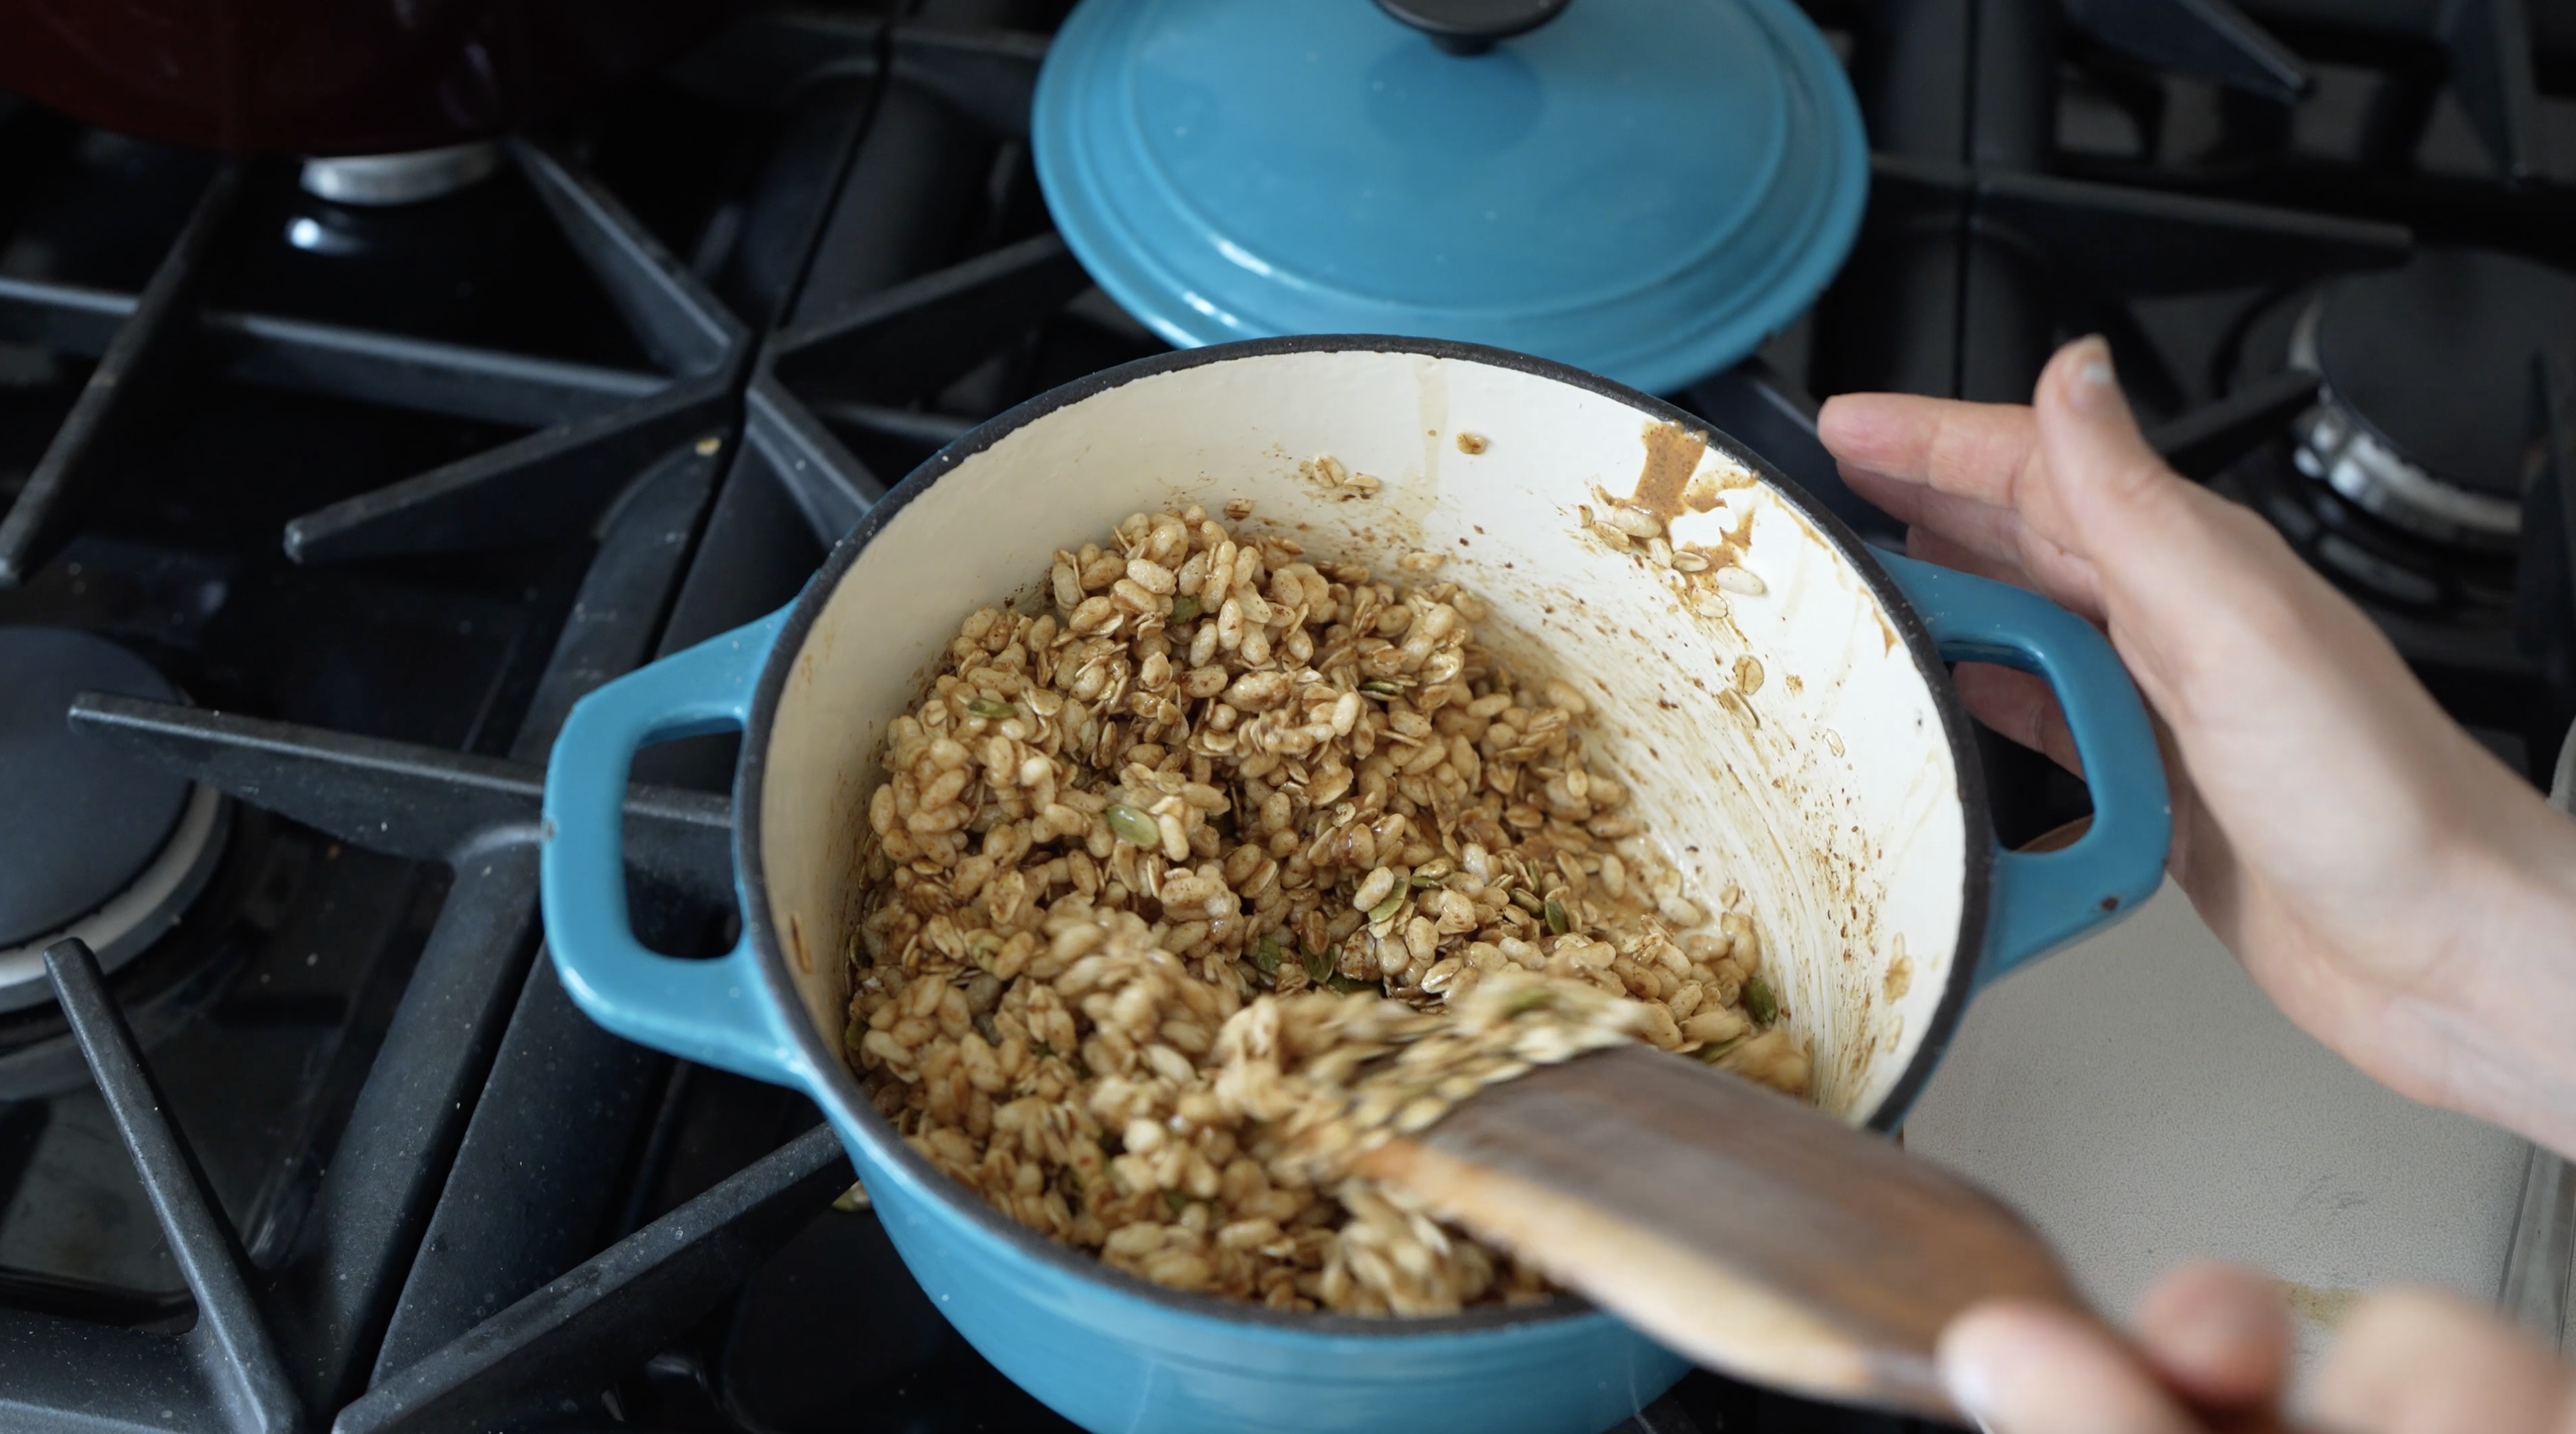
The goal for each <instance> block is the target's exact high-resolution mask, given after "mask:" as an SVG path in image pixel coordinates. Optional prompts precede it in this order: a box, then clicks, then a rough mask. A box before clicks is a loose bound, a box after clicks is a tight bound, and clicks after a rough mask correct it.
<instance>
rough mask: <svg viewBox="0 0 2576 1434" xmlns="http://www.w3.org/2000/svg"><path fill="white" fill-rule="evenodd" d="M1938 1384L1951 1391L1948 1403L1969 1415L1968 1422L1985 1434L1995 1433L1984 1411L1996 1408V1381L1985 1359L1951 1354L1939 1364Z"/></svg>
mask: <svg viewBox="0 0 2576 1434" xmlns="http://www.w3.org/2000/svg"><path fill="white" fill-rule="evenodd" d="M1941 1383H1942V1385H1943V1387H1945V1388H1946V1389H1948V1390H1949V1392H1950V1402H1951V1403H1952V1404H1955V1405H1957V1406H1959V1412H1960V1413H1961V1414H1964V1415H1966V1416H1968V1419H1969V1422H1971V1423H1973V1424H1975V1425H1976V1426H1977V1428H1978V1429H1980V1430H1982V1431H1984V1434H1994V1428H1995V1426H1994V1425H1993V1423H1992V1422H1991V1421H1990V1420H1989V1419H1988V1418H1987V1411H1988V1410H1990V1409H1992V1408H1994V1407H1995V1380H1994V1373H1993V1371H1991V1370H1989V1369H1988V1368H1986V1363H1985V1361H1984V1360H1982V1359H1978V1358H1976V1357H1974V1356H1967V1357H1962V1356H1960V1355H1956V1354H1953V1355H1951V1356H1950V1357H1948V1358H1946V1359H1944V1360H1942V1361H1941Z"/></svg>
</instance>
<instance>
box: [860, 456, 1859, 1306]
mask: <svg viewBox="0 0 2576 1434" xmlns="http://www.w3.org/2000/svg"><path fill="white" fill-rule="evenodd" d="M1306 471H1307V473H1308V476H1309V478H1310V479H1311V480H1313V481H1316V482H1318V483H1320V484H1322V485H1324V486H1326V487H1327V488H1329V489H1332V490H1335V496H1337V497H1340V496H1343V495H1344V494H1348V496H1349V497H1350V498H1352V499H1354V500H1357V501H1360V502H1362V503H1365V501H1366V499H1367V498H1368V497H1370V496H1372V495H1371V494H1369V493H1367V492H1365V491H1356V492H1354V491H1351V490H1365V489H1366V488H1368V487H1369V486H1371V483H1372V480H1368V479H1366V478H1365V475H1360V474H1356V473H1353V472H1351V471H1350V470H1349V469H1348V468H1346V467H1344V466H1343V465H1340V464H1338V463H1333V462H1330V461H1327V460H1317V461H1316V462H1315V463H1314V464H1313V465H1312V466H1311V467H1310V468H1308V469H1307V470H1306ZM1228 516H1229V517H1235V518H1236V519H1237V521H1238V522H1241V521H1242V518H1243V517H1245V516H1248V514H1247V513H1246V512H1245V511H1244V510H1241V509H1238V508H1235V507H1233V506H1232V505H1229V508H1228ZM1395 566H1396V567H1397V569H1398V575H1397V576H1396V578H1395V579H1394V580H1393V581H1383V580H1380V579H1379V578H1377V577H1376V576H1374V575H1373V574H1371V573H1370V572H1368V571H1367V570H1365V569H1362V568H1358V567H1354V566H1350V565H1345V564H1335V563H1322V562H1318V561H1315V560H1312V559H1310V558H1308V556H1307V555H1306V554H1305V553H1304V551H1303V549H1302V548H1301V547H1300V545H1298V544H1297V543H1295V542H1292V541H1289V540H1287V539H1285V538H1284V537H1280V536H1275V535H1270V534H1262V533H1255V532H1251V531H1248V530H1237V531H1229V530H1228V529H1227V528H1226V526H1225V525H1224V524H1221V523H1218V522H1215V521H1213V520H1211V519H1210V518H1209V517H1208V515H1207V514H1206V513H1205V511H1203V510H1201V509H1198V508H1195V507H1194V508H1191V509H1189V510H1187V511H1185V512H1179V513H1162V514H1153V515H1148V514H1141V513H1140V514H1137V515H1135V516H1133V517H1131V518H1130V519H1129V520H1128V521H1127V522H1125V523H1123V524H1121V525H1120V527H1119V530H1118V532H1117V533H1116V534H1114V535H1113V536H1112V538H1111V540H1110V542H1109V543H1108V544H1107V545H1101V544H1090V545H1085V546H1084V547H1083V548H1082V549H1081V550H1080V551H1078V552H1073V551H1068V552H1064V553H1059V554H1058V555H1057V561H1056V563H1055V565H1054V570H1053V572H1052V574H1051V575H1050V578H1049V580H1048V582H1047V584H1046V585H1045V592H1044V597H1043V598H1042V599H1041V600H1040V601H1039V602H1038V603H1036V604H1032V605H1031V606H1032V607H1033V608H1034V609H1035V610H1034V611H1024V610H1005V609H998V608H986V609H983V610H981V611H978V612H976V613H974V614H971V615H969V616H968V617H967V619H966V620H965V622H964V624H963V625H962V626H961V627H960V629H959V631H958V635H957V637H956V638H955V639H954V640H953V641H952V642H951V643H950V644H949V647H948V651H947V655H946V657H945V658H944V659H943V660H942V662H941V663H940V664H939V668H938V670H937V671H936V672H934V673H933V674H931V681H930V684H929V685H930V688H931V691H930V692H929V694H928V695H927V696H926V697H925V698H924V699H923V701H921V702H920V703H918V704H916V706H915V708H914V709H913V710H912V711H911V712H909V713H907V714H906V715H905V716H903V717H901V718H898V719H897V720H896V721H895V722H894V723H893V724H891V727H890V731H889V733H888V736H887V738H886V739H885V740H886V758H885V762H884V770H885V771H886V773H887V774H888V780H887V782H886V783H885V784H884V786H883V787H881V788H880V789H879V790H878V791H876V792H875V793H874V794H873V797H872V799H871V801H870V802H869V804H868V812H869V826H870V831H871V833H872V834H873V835H872V840H871V841H870V843H869V847H868V850H867V851H866V852H865V853H864V855H863V858H862V860H863V862H864V866H863V868H862V870H861V872H860V876H861V881H860V883H859V885H860V887H861V889H862V892H863V911H864V915H863V917H862V919H861V921H860V923H859V932H858V934H859V942H858V949H857V950H855V951H854V952H853V955H852V964H853V976H854V977H855V980H854V982H853V989H852V997H851V1002H850V1008H849V1018H850V1023H849V1026H848V1028H847V1036H846V1040H847V1044H848V1046H849V1048H850V1052H851V1055H852V1057H853V1064H854V1065H855V1066H856V1067H857V1068H858V1069H859V1070H860V1072H861V1074H862V1076H863V1078H864V1079H865V1080H866V1082H867V1084H868V1086H869V1089H870V1092H871V1094H872V1096H873V1098H874V1100H875V1102H876V1104H877V1106H878V1108H879V1110H881V1111H882V1112H884V1113H885V1114H886V1115H887V1116H888V1118H889V1119H891V1120H893V1121H894V1122H895V1124H896V1126H897V1128H898V1130H899V1131H900V1132H901V1133H902V1134H903V1135H904V1136H905V1138H906V1139H907V1140H908V1141H909V1142H910V1143H911V1144H912V1146H913V1147H914V1149H916V1150H917V1151H919V1152H920V1153H921V1154H922V1155H923V1156H924V1157H925V1158H927V1159H929V1160H930V1161H931V1162H932V1163H933V1164H934V1165H936V1166H937V1167H938V1168H939V1169H940V1170H942V1171H943V1172H945V1173H946V1174H948V1175H949V1176H951V1177H952V1178H954V1179H957V1180H959V1181H960V1182H961V1183H964V1184H965V1185H967V1186H968V1187H969V1188H970V1189H973V1190H974V1191H975V1192H977V1193H978V1194H979V1195H981V1196H982V1197H983V1198H984V1199H985V1200H986V1201H987V1202H988V1203H991V1204H992V1205H994V1206H995V1207H996V1208H998V1209H1000V1210H1002V1211H1004V1212H1005V1213H1007V1214H1009V1215H1010V1216H1011V1217H1012V1218H1014V1219H1016V1220H1018V1221H1020V1222H1021V1223H1023V1224H1025V1225H1028V1226H1030V1227H1031V1228H1033V1229H1037V1230H1039V1231H1042V1232H1044V1233H1046V1234H1048V1235H1051V1236H1053V1237H1054V1238H1056V1239H1059V1240H1061V1241H1064V1242H1065V1243H1068V1244H1071V1245H1074V1246H1076V1247H1078V1248H1083V1249H1090V1250H1097V1251H1099V1252H1100V1254H1101V1256H1102V1258H1103V1260H1104V1261H1105V1262H1106V1263H1109V1264H1111V1265H1113V1266H1116V1267H1118V1268H1121V1269H1125V1270H1129V1271H1131V1272H1133V1273H1136V1274H1139V1275H1142V1276H1143V1277H1145V1278H1147V1279H1151V1280H1155V1281H1157V1282H1160V1283H1163V1284H1166V1285H1171V1286H1174V1287H1176V1288H1181V1289H1190V1290H1200V1291H1206V1292H1210V1293H1219V1294H1227V1295H1233V1296H1237V1297H1242V1298H1250V1299H1259V1300H1262V1301H1265V1302H1266V1303H1269V1304H1271V1305H1273V1306H1276V1307H1280V1308H1289V1309H1300V1308H1305V1309H1311V1308H1326V1309H1336V1310H1349V1311H1355V1312H1361V1313H1395V1314H1437V1313H1445V1312H1448V1311H1451V1310H1455V1309H1458V1308H1461V1307H1463V1306H1465V1305H1469V1304H1475V1303H1490V1302H1495V1301H1500V1300H1509V1299H1515V1298H1530V1297H1537V1296H1539V1295H1541V1294H1543V1293H1544V1286H1543V1285H1541V1284H1539V1283H1538V1281H1537V1280H1536V1278H1535V1276H1533V1275H1531V1274H1529V1273H1528V1272H1526V1271H1521V1270H1517V1269H1513V1268H1511V1267H1509V1266H1508V1265H1507V1264H1505V1263H1504V1262H1503V1261H1502V1260H1501V1259H1500V1258H1499V1257H1498V1256H1495V1255H1493V1254H1492V1253H1491V1252H1489V1251H1486V1250H1483V1249H1481V1248H1480V1247H1477V1246H1475V1245H1474V1244H1473V1243H1472V1242H1470V1241H1468V1240H1466V1239H1465V1238H1464V1237H1463V1236H1459V1235H1456V1234H1454V1233H1452V1232H1448V1231H1445V1230H1442V1229H1441V1228H1440V1227H1438V1226H1436V1225H1434V1224H1432V1223H1431V1222H1429V1221H1427V1220H1425V1219H1423V1218H1422V1217H1420V1216H1419V1215H1417V1214H1413V1213H1410V1212H1406V1211H1402V1210H1399V1209H1397V1208H1395V1207H1394V1206H1393V1205H1392V1204H1390V1203H1389V1202H1388V1201H1387V1200H1386V1199H1385V1197H1384V1196H1383V1195H1381V1194H1379V1193H1378V1192H1376V1191H1374V1190H1373V1189H1371V1188H1369V1187H1368V1186H1366V1185H1365V1184H1355V1183H1352V1182H1350V1181H1347V1180H1345V1179H1343V1178H1342V1174H1341V1172H1342V1170H1343V1169H1344V1168H1345V1167H1346V1165H1347V1161H1348V1159H1349V1158H1351V1157H1353V1156H1355V1155H1356V1154H1357V1153H1358V1152H1359V1150H1361V1149H1363V1148H1365V1145H1366V1142H1367V1141H1369V1140H1370V1139H1372V1138H1375V1137H1376V1136H1377V1135H1378V1134H1379V1133H1382V1132H1383V1131H1386V1130H1389V1129H1393V1130H1406V1129H1418V1128H1420V1126H1421V1125H1422V1124H1424V1123H1427V1122H1428V1121H1429V1120H1431V1119H1436V1118H1437V1116H1438V1115H1439V1113H1440V1112H1441V1111H1442V1110H1445V1109H1446V1106H1447V1104H1448V1103H1450V1102H1453V1101H1455V1100H1458V1099H1462V1098H1464V1097H1465V1096H1466V1095H1467V1094H1471V1093H1472V1092H1473V1090H1474V1089H1475V1088H1476V1087H1477V1086H1478V1085H1480V1084H1481V1083H1483V1082H1485V1081H1488V1080H1493V1079H1504V1078H1508V1077H1509V1076H1510V1075H1512V1074H1515V1073H1517V1072H1518V1071H1519V1070H1524V1069H1526V1068H1527V1067H1528V1065H1529V1064H1530V1063H1533V1062H1537V1061H1543V1060H1547V1059H1556V1058H1562V1057H1563V1056H1565V1055H1568V1054H1571V1053H1573V1052H1574V1051H1576V1050H1579V1049H1582V1048H1583V1043H1584V1042H1585V1041H1587V1040H1593V1039H1597V1038H1599V1037H1600V1036H1601V1035H1602V1034H1603V1033H1604V1032H1611V1033H1614V1038H1619V1039H1624V1038H1625V1037H1624V1036H1618V1035H1615V1033H1616V1032H1621V1031H1625V1032H1633V1033H1634V1034H1635V1035H1636V1036H1638V1037H1639V1038H1642V1039H1644V1040H1646V1041H1648V1042H1649V1043H1652V1044H1655V1045H1657V1046H1660V1047H1662V1048H1664V1049H1667V1050H1673V1051H1677V1052H1685V1053H1691V1054H1696V1055H1699V1056H1700V1057H1701V1058H1702V1059H1706V1060H1709V1061H1710V1062H1711V1063H1712V1064H1717V1065H1720V1066H1722V1067H1724V1068H1727V1069H1731V1070H1736V1071H1738V1072H1740V1073H1742V1074H1745V1075H1747V1076H1749V1077H1752V1078H1755V1079H1763V1080H1768V1081H1770V1082H1771V1083H1774V1084H1777V1085H1780V1086H1782V1087H1784V1088H1788V1089H1793V1090H1802V1089H1803V1088H1804V1086H1805V1084H1806V1080H1807V1069H1806V1052H1805V1047H1804V1045H1803V1042H1802V1041H1801V1040H1800V1039H1799V1038H1798V1037H1796V1036H1795V1035H1794V1034H1793V1033H1792V1032H1791V1031H1790V1030H1789V1029H1788V1028H1787V1026H1786V1025H1785V1024H1782V1025H1771V1026H1769V1028H1768V1029H1764V1028H1763V1027H1764V1025H1765V1022H1764V1021H1760V1020H1756V1019H1754V1017H1753V1016H1752V1015H1751V1014H1750V1012H1749V1010H1748V1006H1747V1002H1748V1000H1750V1001H1751V1002H1752V1003H1753V1004H1754V1005H1757V1006H1758V1005H1762V1004H1763V1001H1762V999H1761V997H1760V996H1759V995H1755V994H1753V993H1755V992H1759V991H1761V990H1763V989H1765V988H1763V987H1761V986H1759V985H1758V981H1759V977H1760V974H1761V973H1760V958H1761V942H1760V940H1759V938H1758V936H1757V934H1756V933H1755V931H1754V928H1753V925H1752V923H1751V921H1750V920H1749V919H1748V918H1747V917H1745V916H1744V915H1743V914H1741V913H1740V912H1736V911H1726V912H1723V913H1721V914H1720V915H1719V917H1718V918H1717V919H1716V920H1715V921H1713V922H1712V921H1711V920H1710V918H1709V916H1708V914H1707V910H1706V908H1705V907H1704V906H1703V905H1702V904H1701V903H1700V902H1699V901H1697V900H1696V899H1694V898H1693V897H1692V896H1691V895H1690V894H1689V892H1688V891H1687V890H1686V887H1685V884H1684V881H1683V878H1682V876H1681V874H1680V873H1679V872H1678V871H1676V870H1674V869H1673V868H1672V867H1671V865H1670V864H1669V863H1668V862H1666V861H1664V860H1663V859H1662V857H1661V855H1660V853H1659V851H1658V850H1657V849H1656V848H1654V847H1653V845H1652V843H1651V841H1650V839H1649V838H1648V836H1647V834H1646V833H1645V832H1644V831H1643V830H1641V829H1640V827H1639V825H1638V823H1637V822H1636V821H1635V820H1634V819H1633V817H1632V816H1631V815H1630V808H1629V806H1628V794H1627V790H1626V788H1625V786H1624V784H1622V783H1621V782H1620V781H1618V780H1617V779H1615V778H1613V777H1612V776H1611V775H1610V774H1609V772H1608V771H1607V770H1606V769H1603V768H1601V767H1599V766H1598V765H1597V764H1595V763H1593V762H1592V761H1591V760H1590V759H1589V758H1588V757H1587V755H1586V754H1587V751H1588V750H1589V747H1588V743H1589V740H1590V739H1589V736H1588V733H1589V732H1590V730H1591V729H1592V728H1593V726H1594V724H1595V722H1596V721H1597V720H1598V719H1599V718H1600V716H1601V715H1602V714H1598V713H1596V712H1595V711H1594V709H1593V704H1592V703H1591V701H1590V700H1589V699H1587V698H1585V697H1584V696H1583V695H1582V694H1581V693H1579V692H1578V691H1577V690H1576V689H1575V688H1574V687H1572V686H1571V685H1570V684H1568V683H1566V682H1563V681H1557V680H1550V679H1547V678H1544V677H1542V676H1538V675H1535V674H1534V673H1533V672H1532V671H1530V670H1527V669H1526V667H1525V668H1524V670H1519V671H1515V670H1513V669H1512V668H1511V667H1510V666H1507V665H1506V664H1505V663H1504V662H1502V661H1501V660H1500V659H1499V658H1498V657H1496V656H1495V655H1494V654H1493V653H1491V652H1490V651H1489V650H1488V649H1486V648H1485V647H1484V646H1483V645H1482V644H1480V643H1479V641H1478V640H1477V635H1476V631H1475V627H1474V624H1475V623H1477V622H1479V621H1482V620H1483V619H1484V618H1485V617H1486V616H1487V613H1486V609H1485V607H1484V605H1483V604H1482V603H1481V602H1479V601H1478V600H1477V599H1476V598H1475V597H1474V595H1472V594H1470V593H1467V592H1465V591H1462V590H1461V589H1460V588H1459V587H1458V586H1457V585H1456V584H1455V583H1451V582H1445V581H1442V580H1440V579H1439V577H1438V575H1437V569H1438V568H1439V567H1440V566H1441V562H1440V560H1439V558H1438V555H1434V554H1425V553H1416V554H1409V555H1407V556H1406V557H1405V558H1403V559H1399V560H1398V562H1397V563H1396V565H1395ZM1399 584H1403V585H1402V586H1399ZM1318 987H1324V988H1329V989H1322V990H1319V989H1317V988H1318Z"/></svg>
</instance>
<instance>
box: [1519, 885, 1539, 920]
mask: <svg viewBox="0 0 2576 1434" xmlns="http://www.w3.org/2000/svg"><path fill="white" fill-rule="evenodd" d="M1512 905H1514V906H1517V907H1519V908H1520V909H1521V910H1523V911H1526V912H1528V913H1529V914H1530V915H1532V916H1536V915H1538V914H1539V912H1540V910H1541V909H1542V908H1541V907H1540V905H1539V899H1538V893H1537V892H1534V891H1524V890H1522V889H1521V888H1519V887H1513V888H1512Z"/></svg>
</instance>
